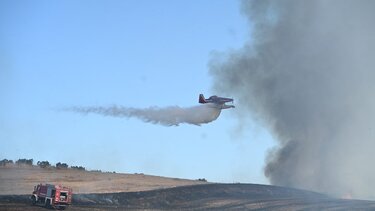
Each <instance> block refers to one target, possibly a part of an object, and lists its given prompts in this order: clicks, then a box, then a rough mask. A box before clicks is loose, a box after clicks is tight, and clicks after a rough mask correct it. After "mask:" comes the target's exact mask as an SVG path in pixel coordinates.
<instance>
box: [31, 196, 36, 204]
mask: <svg viewBox="0 0 375 211" xmlns="http://www.w3.org/2000/svg"><path fill="white" fill-rule="evenodd" d="M31 204H32V205H35V204H36V198H35V196H31Z"/></svg>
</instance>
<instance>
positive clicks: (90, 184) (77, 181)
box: [0, 166, 204, 195]
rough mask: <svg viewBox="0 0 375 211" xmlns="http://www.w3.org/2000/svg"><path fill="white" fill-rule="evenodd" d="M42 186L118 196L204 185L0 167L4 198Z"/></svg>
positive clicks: (63, 171) (97, 173) (32, 168)
mask: <svg viewBox="0 0 375 211" xmlns="http://www.w3.org/2000/svg"><path fill="white" fill-rule="evenodd" d="M38 183H52V184H62V185H65V186H70V187H72V188H73V191H74V193H115V192H133V191H145V190H154V189H164V188H171V187H176V186H185V185H195V184H202V183H204V182H201V181H195V180H186V179H177V178H167V177H158V176H150V175H143V174H123V173H102V172H93V171H82V170H74V169H60V170H58V169H56V168H49V169H48V168H47V169H43V168H39V167H36V166H23V167H0V190H1V192H0V195H12V194H17V195H18V194H30V193H31V192H32V191H33V187H34V186H35V185H36V184H38Z"/></svg>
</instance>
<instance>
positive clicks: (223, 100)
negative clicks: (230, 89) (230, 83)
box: [199, 94, 234, 109]
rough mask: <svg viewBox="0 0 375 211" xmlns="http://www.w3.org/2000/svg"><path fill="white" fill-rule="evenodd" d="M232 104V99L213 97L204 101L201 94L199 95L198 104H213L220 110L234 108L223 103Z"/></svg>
mask: <svg viewBox="0 0 375 211" xmlns="http://www.w3.org/2000/svg"><path fill="white" fill-rule="evenodd" d="M228 102H232V103H233V99H232V98H225V97H218V96H216V95H213V96H211V97H209V98H208V99H205V98H204V96H203V94H200V95H199V103H202V104H204V103H213V104H214V105H215V106H218V107H219V108H220V109H227V108H234V105H226V104H225V103H228Z"/></svg>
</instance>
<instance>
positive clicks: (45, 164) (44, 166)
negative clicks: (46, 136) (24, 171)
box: [37, 161, 51, 168]
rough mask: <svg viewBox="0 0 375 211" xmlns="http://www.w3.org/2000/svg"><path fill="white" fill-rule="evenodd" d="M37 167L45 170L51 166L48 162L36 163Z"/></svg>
mask: <svg viewBox="0 0 375 211" xmlns="http://www.w3.org/2000/svg"><path fill="white" fill-rule="evenodd" d="M37 165H38V166H39V167H40V168H47V167H50V166H51V164H50V163H49V162H48V161H38V163H37Z"/></svg>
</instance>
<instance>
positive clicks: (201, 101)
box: [199, 94, 206, 103]
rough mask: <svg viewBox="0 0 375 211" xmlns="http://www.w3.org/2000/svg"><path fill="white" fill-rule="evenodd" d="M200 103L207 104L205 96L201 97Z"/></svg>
mask: <svg viewBox="0 0 375 211" xmlns="http://www.w3.org/2000/svg"><path fill="white" fill-rule="evenodd" d="M199 103H206V99H205V98H204V96H203V94H200V95H199Z"/></svg>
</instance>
